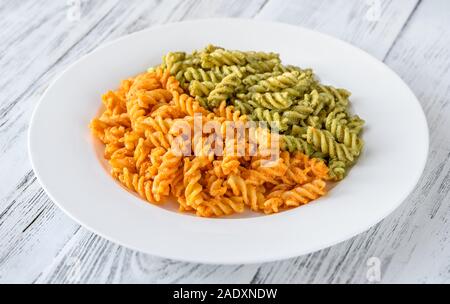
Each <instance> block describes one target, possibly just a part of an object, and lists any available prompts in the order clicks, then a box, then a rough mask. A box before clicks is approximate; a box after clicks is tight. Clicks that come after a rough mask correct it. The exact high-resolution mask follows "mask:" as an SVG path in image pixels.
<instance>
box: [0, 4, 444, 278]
mask: <svg viewBox="0 0 450 304" xmlns="http://www.w3.org/2000/svg"><path fill="white" fill-rule="evenodd" d="M375 2H378V3H379V4H380V6H379V8H380V10H379V14H378V6H377V4H374V5H372V6H370V5H368V3H375ZM68 9H69V8H68V7H67V5H66V2H65V1H50V0H48V1H39V2H37V1H31V0H27V1H20V2H17V1H13V0H9V1H3V2H2V4H1V5H0V16H1V18H0V28H1V30H0V40H1V41H2V44H0V70H1V71H2V77H1V78H0V172H2V173H1V174H0V185H1V187H0V282H38V283H46V282H54V283H56V282H57V283H76V282H98V283H102V282H117V283H119V282H130V283H133V282H136V283H142V282H149V283H151V282H154V283H171V282H175V283H246V282H253V283H287V282H296V283H297V282H298V283H300V282H301V283H326V282H335V283H346V282H352V283H366V282H367V279H366V273H367V270H368V267H367V266H366V262H367V260H368V259H369V258H370V257H372V256H375V257H378V258H379V259H380V261H381V266H382V269H381V270H382V281H383V282H428V283H431V282H450V274H449V267H450V262H449V261H450V245H449V244H450V242H449V240H448V234H449V225H448V217H449V213H450V212H449V209H450V196H449V189H450V173H449V171H450V136H449V131H448V130H450V121H449V119H448V118H449V117H450V109H449V100H448V96H449V92H450V75H449V73H450V72H449V70H450V67H449V65H450V63H449V62H450V60H449V59H450V58H449V57H450V51H449V50H448V45H449V44H450V32H449V30H448V28H450V3H449V2H448V1H446V0H426V1H419V0H401V1H393V0H391V1H387V0H386V1H358V0H352V1H349V0H317V1H307V0H301V1H296V0H268V1H264V0H253V1H239V0H234V1H227V0H214V1H208V0H204V1H195V0H187V1H182V0H169V1H146V2H143V1H138V0H132V1H119V0H107V1H99V0H88V1H87V2H83V5H82V10H81V14H80V17H81V18H80V20H79V21H70V20H69V19H68V18H67V14H68ZM205 17H245V18H252V17H254V18H258V19H264V20H277V21H281V22H288V23H292V24H297V25H302V26H305V27H309V28H312V29H316V30H319V31H322V32H325V33H328V34H330V35H333V36H336V37H338V38H341V39H343V40H346V41H349V42H351V43H353V44H355V45H357V46H359V47H361V48H363V49H365V50H367V51H368V52H369V53H371V54H373V55H374V56H376V57H377V58H379V59H383V60H385V62H386V63H387V64H388V65H389V66H391V67H392V68H393V69H394V70H395V71H396V72H397V73H399V75H400V76H402V78H403V79H404V80H405V81H406V82H407V83H408V84H409V85H410V86H411V88H412V89H413V91H414V92H415V93H416V94H417V96H418V97H419V99H420V101H421V103H422V105H423V107H424V109H425V110H426V114H427V117H428V119H429V122H430V132H431V150H430V158H429V162H428V166H427V169H426V171H425V173H424V176H423V178H422V180H421V182H420V184H419V185H418V187H417V188H416V190H415V191H414V193H413V194H411V196H410V197H409V198H408V199H407V200H406V201H405V203H404V204H403V205H402V207H400V208H399V209H398V210H397V211H396V212H395V213H394V214H392V215H391V216H389V217H388V218H387V219H385V220H384V221H383V222H382V223H380V224H379V225H377V226H375V227H374V228H372V229H371V230H369V231H368V232H366V233H363V234H361V235H359V236H357V237H355V238H353V239H351V240H349V241H347V242H344V243H342V244H339V245H337V246H334V247H332V248H329V249H325V250H322V251H320V252H316V253H313V254H310V255H307V256H303V257H299V258H296V259H291V260H287V261H282V262H276V263H268V264H260V265H245V266H242V265H237V266H219V265H217V266H207V265H198V264H189V263H181V262H175V261H171V260H166V259H160V258H155V257H151V256H148V255H145V254H141V253H138V252H134V251H131V250H128V249H125V248H123V247H121V246H118V245H115V244H113V243H110V242H108V241H106V240H104V239H102V238H100V237H98V236H95V235H93V234H92V233H90V232H88V231H86V230H85V229H84V228H80V227H79V226H78V225H77V224H76V223H74V222H73V221H72V220H70V219H69V218H68V217H67V216H65V215H64V214H62V212H61V211H60V210H59V209H58V208H57V207H55V206H54V205H53V203H52V202H51V201H50V200H49V199H48V197H47V196H46V195H45V194H44V193H43V191H42V189H41V188H40V186H39V184H38V183H37V182H36V179H35V177H34V174H33V172H32V171H31V167H30V164H29V161H28V155H27V151H26V149H27V147H26V131H27V127H28V122H29V119H30V115H31V111H32V108H33V107H34V105H35V104H36V102H37V101H38V99H39V97H40V96H41V95H42V93H43V90H44V89H45V88H46V86H47V85H48V83H49V82H50V81H51V80H52V79H53V78H54V77H55V76H56V75H57V74H58V73H60V72H61V71H62V70H63V69H64V68H65V67H67V66H68V65H69V64H70V63H72V62H74V61H75V60H77V59H78V58H80V57H81V56H82V55H84V54H86V53H88V52H89V51H91V50H92V49H94V48H95V47H97V46H98V45H100V44H102V43H104V42H106V41H110V40H113V39H115V38H117V37H120V36H122V35H125V34H128V33H131V32H134V31H137V30H140V29H144V28H147V27H149V26H152V25H155V24H160V23H166V22H172V21H178V20H185V19H195V18H205ZM378 17H379V18H378ZM387 174H388V173H387ZM374 186H376V185H374ZM380 199H383V198H382V197H380Z"/></svg>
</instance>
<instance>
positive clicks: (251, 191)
mask: <svg viewBox="0 0 450 304" xmlns="http://www.w3.org/2000/svg"><path fill="white" fill-rule="evenodd" d="M236 85H238V84H236ZM214 93H215V94H216V95H217V96H221V95H220V94H219V93H221V91H220V88H219V89H217V90H216V91H215V92H214ZM217 98H219V97H217ZM224 98H225V97H224ZM102 101H103V104H104V106H105V110H104V111H103V112H102V113H101V115H100V116H99V117H97V118H95V119H94V120H93V121H92V122H91V124H90V128H91V130H92V133H93V134H94V136H95V137H97V138H98V139H99V140H100V141H101V142H103V144H104V145H105V150H104V157H105V158H106V159H107V160H108V161H109V164H110V166H111V175H112V176H113V177H114V178H116V179H117V180H118V181H119V182H120V183H121V184H123V186H125V187H126V188H128V189H129V190H131V191H134V192H136V193H137V194H139V195H140V196H141V197H142V198H143V199H145V200H147V201H148V202H150V203H153V204H162V203H164V202H165V201H167V200H170V199H171V198H173V199H175V200H176V201H177V202H178V204H179V210H180V211H183V212H193V213H195V214H196V215H198V216H202V217H221V216H228V215H232V214H235V213H242V212H244V211H245V210H246V209H247V210H252V211H255V212H262V213H265V214H272V213H277V212H280V211H283V210H286V209H290V208H294V207H298V206H301V205H304V204H307V203H309V202H311V201H313V200H315V199H317V198H319V197H321V196H323V195H325V194H326V181H327V180H329V179H330V178H329V174H328V171H329V170H328V167H327V166H326V164H325V162H324V161H322V160H320V159H316V158H310V157H308V156H306V155H305V154H303V153H301V152H288V151H281V150H280V149H278V150H277V151H276V152H277V155H276V158H275V159H272V156H271V155H265V154H264V153H262V152H258V153H250V152H251V150H252V145H251V143H250V140H249V138H248V136H247V135H248V134H246V132H244V135H243V136H242V137H241V138H235V139H228V138H226V140H225V141H224V142H223V144H224V146H225V147H226V149H225V150H224V151H223V153H216V152H217V151H216V150H217V148H218V146H219V145H218V144H217V142H216V141H214V140H215V137H212V136H211V134H210V132H205V130H203V129H204V128H205V127H206V125H208V124H211V125H214V126H217V129H218V130H219V133H220V134H219V135H225V133H227V132H228V131H229V130H230V127H229V126H230V123H246V122H248V121H249V119H247V116H246V115H241V113H240V111H238V110H237V109H235V108H234V107H233V106H232V105H227V103H226V100H225V99H223V100H221V102H219V104H218V106H217V107H216V108H214V109H211V110H209V109H206V108H205V107H203V106H202V103H201V100H199V99H198V98H194V97H193V96H190V95H189V88H184V89H183V88H182V86H181V85H180V83H179V81H178V80H177V79H176V78H175V75H171V74H170V71H169V69H164V68H162V67H161V68H157V69H154V70H153V71H149V72H146V73H143V74H140V75H138V76H136V77H134V78H131V79H127V80H124V81H122V83H121V85H120V87H119V88H118V89H117V90H115V91H109V92H107V93H106V94H104V95H103V98H102ZM196 117H201V118H202V121H201V122H200V125H198V123H197V121H196ZM196 127H199V128H200V129H202V128H203V129H202V130H201V131H200V132H195V129H196ZM185 129H188V134H187V136H186V133H183V135H180V134H181V130H185ZM259 131H260V133H261V134H263V133H265V135H268V136H269V138H270V136H272V135H271V134H267V133H270V132H271V131H270V130H269V129H259ZM189 135H190V136H189ZM216 137H220V136H216ZM211 139H212V140H211ZM239 149H242V150H243V152H244V153H233V152H236V150H239ZM181 150H182V151H181ZM181 152H182V153H181Z"/></svg>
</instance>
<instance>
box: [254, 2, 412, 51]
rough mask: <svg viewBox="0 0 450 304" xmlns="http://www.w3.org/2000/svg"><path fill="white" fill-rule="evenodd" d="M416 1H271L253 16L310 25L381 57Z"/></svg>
mask: <svg viewBox="0 0 450 304" xmlns="http://www.w3.org/2000/svg"><path fill="white" fill-rule="evenodd" d="M417 3H418V1H417V0H401V1H394V0H376V1H359V0H357V1H354V0H351V1H349V0H315V1H308V0H300V1H285V0H271V1H269V2H268V3H267V5H266V6H265V7H264V8H263V9H262V10H261V12H260V13H259V14H258V15H257V16H256V17H255V18H257V19H263V20H275V21H280V22H285V23H290V24H295V25H300V26H305V27H307V28H313V29H315V30H318V31H320V32H323V33H326V34H330V35H332V36H334V37H338V38H340V39H342V40H344V41H347V42H350V43H352V44H354V45H356V46H358V47H360V48H362V49H364V50H366V51H368V52H369V53H371V54H372V55H374V56H375V57H377V58H379V59H382V58H384V56H385V55H386V53H387V51H388V50H389V47H390V46H391V45H392V43H393V42H394V41H395V39H396V37H397V35H398V33H399V32H400V30H401V28H402V26H403V25H404V23H405V21H406V20H407V18H408V17H409V16H410V14H411V12H412V11H413V9H414V7H415V6H416V4H417ZM294 39H295V38H294ZM305 43H307V42H306V41H305Z"/></svg>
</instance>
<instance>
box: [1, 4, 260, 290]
mask: <svg viewBox="0 0 450 304" xmlns="http://www.w3.org/2000/svg"><path fill="white" fill-rule="evenodd" d="M13 2H14V1H11V2H10V3H8V5H6V6H4V7H1V8H0V13H2V18H0V22H2V23H0V25H2V26H4V29H5V30H3V28H2V31H0V38H1V39H2V41H6V42H8V44H2V45H1V47H0V52H1V54H2V55H3V56H2V57H1V58H0V68H1V70H2V71H8V74H6V75H5V77H2V79H1V80H0V87H2V91H1V98H0V100H1V104H0V169H1V171H2V172H9V174H8V175H0V183H1V184H2V187H1V188H0V199H1V200H0V219H1V222H0V223H1V225H2V226H1V232H2V238H1V240H0V248H1V250H0V282H8V281H22V282H29V281H32V280H34V278H35V277H36V276H37V274H38V273H40V272H41V271H42V269H39V268H40V267H42V265H48V264H49V263H51V262H52V260H53V258H54V257H55V256H56V255H57V254H58V252H59V251H60V250H62V247H63V244H65V243H66V242H67V241H68V240H69V239H70V238H71V237H72V236H73V233H74V232H75V231H76V230H77V229H78V226H77V225H76V224H75V223H74V222H73V221H71V220H68V219H67V217H66V216H65V215H63V214H62V213H61V212H60V211H59V209H58V208H56V207H55V206H54V205H53V204H51V203H49V201H48V198H47V197H46V196H45V195H44V196H43V195H42V192H41V189H40V187H39V185H37V183H36V182H35V179H34V175H33V174H32V173H30V164H29V161H28V155H27V152H26V150H27V147H26V130H27V127H28V122H29V119H30V115H31V111H32V109H33V108H34V106H35V104H36V103H37V101H38V99H39V97H40V96H41V95H42V93H43V90H44V89H45V87H46V86H47V84H48V83H49V82H50V81H51V79H52V78H54V77H55V76H56V75H57V73H60V72H61V71H62V70H63V69H64V68H65V67H67V66H68V65H69V64H70V63H72V62H73V61H75V60H76V59H78V58H79V57H81V56H82V55H84V54H86V53H87V52H89V51H91V50H92V49H93V48H95V47H97V46H98V45H99V44H101V43H104V42H105V41H108V40H112V39H114V38H116V37H119V36H122V35H125V34H128V33H131V32H134V31H137V30H141V29H143V28H146V27H149V26H151V25H154V24H157V23H164V22H167V21H176V20H178V19H179V18H184V15H186V14H184V13H183V11H186V10H187V9H189V8H190V7H191V5H190V4H194V3H195V4H196V5H199V4H198V3H197V2H196V1H190V2H186V1H178V0H171V1H164V3H161V2H157V1H149V2H146V3H145V4H143V3H142V2H141V1H137V0H134V1H133V2H128V1H127V2H125V1H113V0H108V1H97V0H92V1H88V2H86V3H84V2H83V6H82V10H81V15H80V17H81V18H80V20H79V21H78V22H70V21H69V20H68V19H67V17H66V15H67V12H68V8H67V7H66V6H65V2H54V1H47V2H35V1H23V2H20V3H21V5H19V6H17V7H16V6H15V5H14V4H11V3H13ZM204 2H205V1H204ZM238 2H239V3H238ZM189 3H190V4H189ZM205 3H206V2H205ZM10 4H11V5H10ZM200 5H203V7H204V6H205V4H204V3H203V4H201V3H200ZM229 5H231V6H232V7H234V8H237V9H238V10H237V11H233V10H230V13H229V15H227V14H228V12H227V11H222V8H226V7H227V6H229ZM261 5H262V2H261V1H252V2H248V3H247V4H246V5H243V4H242V3H241V2H240V1H237V2H235V3H234V5H233V3H232V2H229V1H217V2H216V5H215V6H211V11H205V10H203V13H204V14H205V16H204V17H208V14H210V12H214V11H219V12H222V15H223V16H232V15H233V14H235V15H236V14H239V13H240V12H239V8H244V7H247V8H248V9H247V10H244V9H243V10H242V12H250V13H256V12H257V11H258V10H259V8H260V7H261ZM201 7H202V6H200V8H201ZM13 8H15V10H13ZM44 8H45V9H44ZM10 12H11V13H10ZM194 12H195V11H194ZM188 15H189V14H187V16H188ZM197 16H198V14H197ZM28 19H32V20H31V21H30V20H28ZM6 45H7V46H8V47H5V48H2V47H4V46H6ZM16 79H21V81H20V82H18V81H16ZM25 180H30V181H31V184H32V185H31V186H30V185H27V184H26V183H25V182H23V181H25ZM22 192H24V194H23V195H21V193H22ZM41 221H42V222H43V223H42V224H41ZM28 225H30V228H28V229H27V230H26V231H25V232H24V233H22V230H21V228H22V229H23V227H24V226H25V227H26V226H28ZM48 237H51V239H52V241H53V243H52V245H48V244H47V243H46V242H43V241H42V240H43V239H44V238H48ZM53 245H54V246H53ZM23 247H27V249H26V250H23V249H22V248H23ZM11 253H14V255H12V254H11ZM36 260H39V263H36ZM33 265H35V266H33Z"/></svg>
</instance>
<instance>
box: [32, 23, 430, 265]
mask: <svg viewBox="0 0 450 304" xmlns="http://www.w3.org/2000/svg"><path fill="white" fill-rule="evenodd" d="M203 22H244V23H245V22H248V23H256V24H266V25H275V26H283V27H290V28H295V29H301V30H302V31H305V32H309V33H310V34H314V35H318V36H321V37H322V38H324V39H327V40H331V41H334V42H336V43H338V44H341V45H344V46H345V47H350V48H352V49H353V50H355V51H358V52H359V53H362V54H363V55H364V56H366V57H367V58H370V59H371V60H372V61H374V62H375V63H377V64H378V65H379V66H380V67H382V68H383V69H384V70H385V71H387V72H390V74H392V75H393V76H395V77H396V78H398V80H400V82H401V83H402V85H403V86H404V88H405V89H406V90H408V91H409V93H410V94H411V96H413V97H414V100H415V103H414V106H416V107H418V110H420V111H419V113H420V116H421V119H422V120H423V123H424V131H425V132H424V135H425V138H424V140H425V142H424V148H425V151H423V152H424V154H423V156H424V157H423V160H422V162H421V164H420V168H421V169H420V170H418V171H417V176H415V177H414V183H411V186H410V187H409V188H408V190H407V191H406V190H405V191H404V195H403V197H402V198H401V199H400V200H399V201H398V202H396V203H395V204H392V205H391V206H390V208H389V209H388V208H386V210H385V212H383V216H382V217H380V218H379V219H377V220H375V221H374V222H371V223H367V224H366V225H364V226H365V228H358V229H354V230H353V231H352V232H351V233H347V235H346V236H345V237H344V236H342V237H341V238H340V239H339V240H336V241H333V242H328V243H326V244H323V243H321V245H319V246H316V247H315V248H311V247H309V248H308V249H306V250H305V249H304V250H293V249H292V250H291V251H289V252H282V253H280V254H278V255H277V256H274V255H272V256H269V257H267V256H266V257H259V258H247V259H242V258H233V257H228V258H227V259H223V258H222V257H219V258H215V257H214V256H210V257H209V258H208V260H205V259H204V258H199V259H196V258H193V257H192V256H190V257H188V258H183V257H181V256H180V255H177V254H175V255H172V256H171V255H170V254H164V255H159V254H158V253H154V252H149V251H147V250H143V249H142V248H137V247H135V246H133V245H130V244H126V243H125V242H123V241H119V240H117V239H114V238H113V237H110V236H108V235H105V234H104V233H102V232H100V231H98V230H97V229H95V228H93V227H92V226H91V225H90V224H88V223H86V222H85V221H83V220H80V219H79V218H77V217H76V216H75V215H74V214H72V213H71V212H69V211H68V210H67V209H66V208H65V207H64V205H63V204H61V203H60V202H58V201H57V200H55V198H54V196H53V194H52V192H51V191H49V189H48V187H47V184H46V182H45V181H44V180H43V178H42V176H41V174H40V172H39V169H38V168H37V166H36V162H35V159H34V156H33V152H32V150H33V149H32V130H33V127H34V124H35V121H36V119H35V118H36V115H37V113H38V109H39V107H40V106H41V104H42V103H43V102H44V100H45V99H46V98H47V95H48V93H49V92H50V91H51V89H52V88H53V87H54V86H55V85H56V84H57V83H58V82H59V81H60V79H61V78H63V76H64V75H65V74H66V73H67V72H69V71H70V70H71V69H72V68H74V67H75V66H77V65H78V64H80V63H82V62H83V61H84V60H86V59H87V58H88V57H89V56H91V55H92V54H94V53H96V52H98V51H100V50H103V49H105V48H108V47H110V46H111V45H113V44H116V43H119V42H120V41H122V40H125V39H129V38H131V37H133V36H136V35H139V34H143V33H144V32H148V31H154V30H157V29H162V28H164V27H167V26H173V25H180V24H186V23H203ZM27 150H28V155H29V159H30V162H31V166H32V169H33V172H34V174H35V176H36V178H37V180H38V182H39V184H40V186H41V187H42V189H43V190H44V191H45V193H46V194H47V195H48V196H49V198H50V199H51V200H52V202H53V203H54V204H55V205H56V206H57V207H58V208H60V209H61V210H62V211H63V212H64V213H65V214H66V215H67V216H69V218H71V219H72V220H74V221H75V222H76V223H77V224H79V225H81V226H83V227H85V228H86V229H88V230H89V231H91V232H93V233H94V234H97V235H99V236H101V237H102V238H104V239H106V240H108V241H111V242H113V243H115V244H119V245H121V246H124V247H125V248H129V249H132V250H135V251H138V252H143V253H147V254H150V255H152V256H155V257H159V258H168V259H172V260H176V261H182V262H192V263H201V264H222V265H237V264H257V263H258V264H259V263H265V262H273V261H280V260H285V259H289V258H293V257H299V256H303V255H305V254H309V253H313V252H317V251H319V250H322V249H325V248H329V247H331V246H334V245H336V244H339V243H342V242H344V241H347V240H349V239H350V238H352V237H355V236H357V235H360V234H361V233H363V232H365V231H367V230H369V229H371V228H372V227H373V226H375V225H376V224H378V223H380V222H381V221H382V220H384V219H385V218H386V217H387V216H389V215H390V214H392V213H393V212H394V211H395V210H396V209H397V208H399V207H400V206H401V205H402V204H403V203H404V202H405V200H406V199H407V198H408V196H409V195H410V194H411V193H412V192H413V191H414V189H415V188H416V186H417V184H418V182H419V181H420V178H421V177H422V175H423V173H424V170H425V168H426V164H427V162H428V156H429V150H430V131H429V125H428V121H427V118H426V115H425V112H424V109H423V107H422V105H421V104H420V101H419V99H418V98H417V96H416V95H415V93H414V92H413V91H412V90H411V88H410V87H409V85H408V84H407V83H406V82H405V81H404V80H403V79H402V78H401V77H400V76H399V75H398V74H397V73H396V72H395V71H394V70H393V69H391V68H390V67H389V66H387V65H386V64H385V63H384V62H383V61H381V60H379V59H377V58H376V57H375V56H373V55H371V54H370V53H368V52H367V51H365V50H363V49H361V48H359V47H357V46H355V45H353V44H351V43H349V42H346V41H344V40H341V39H339V38H336V37H334V36H331V35H329V34H326V33H322V32H319V31H316V30H313V29H309V28H306V27H303V26H299V25H293V24H289V23H283V22H275V21H269V20H259V19H245V18H204V19H195V20H185V21H177V22H169V23H164V24H155V25H152V26H150V27H147V28H145V29H142V30H139V31H136V32H133V33H129V34H125V35H123V36H120V37H118V38H116V39H113V40H111V41H108V42H105V43H102V44H101V45H99V46H98V47H95V48H94V49H92V50H91V51H89V52H88V53H86V54H84V55H83V56H81V57H80V58H78V59H76V60H75V61H74V62H72V63H71V64H69V65H68V66H67V67H66V68H64V69H63V70H62V71H61V72H59V73H58V74H57V75H56V76H55V77H53V78H52V80H51V81H50V82H48V86H47V88H46V89H45V91H44V93H43V94H42V95H41V97H40V98H39V101H38V102H37V103H36V105H35V106H34V109H33V112H32V115H31V118H30V124H29V128H28V132H27ZM223 220H225V221H228V220H230V219H214V221H223ZM238 220H239V219H238ZM241 220H242V219H241ZM294 251H295V253H293V252H294Z"/></svg>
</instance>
